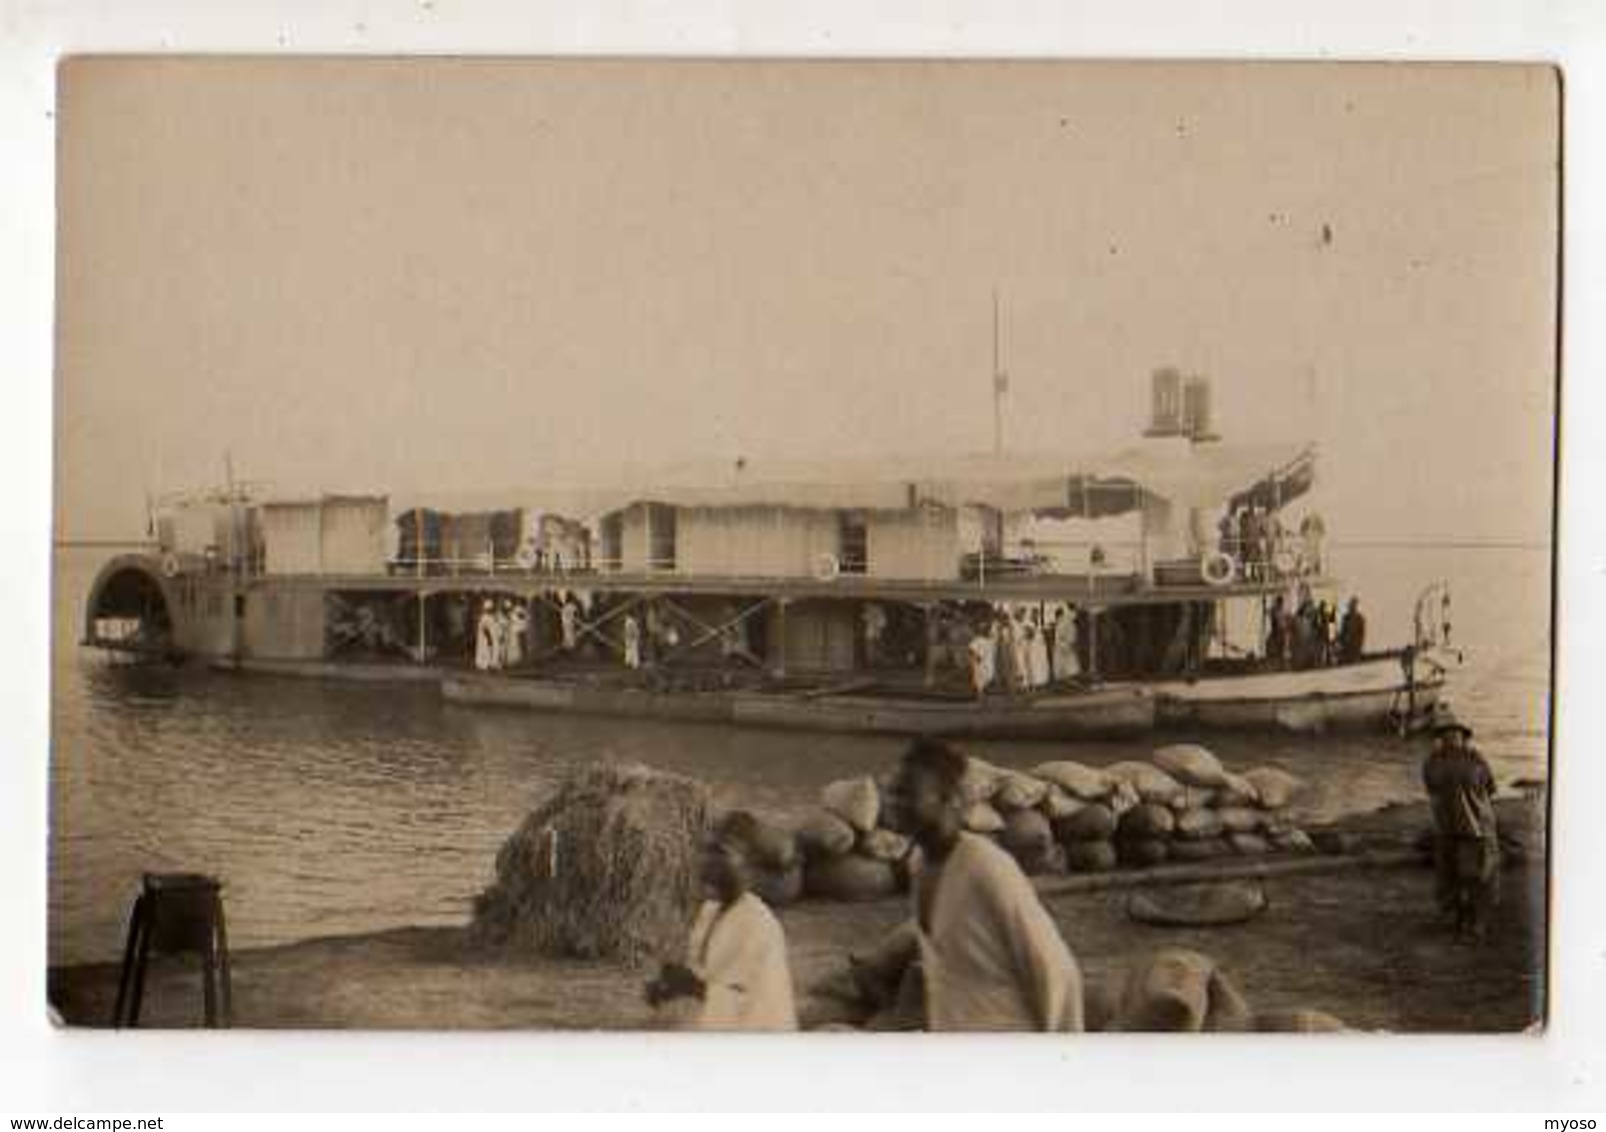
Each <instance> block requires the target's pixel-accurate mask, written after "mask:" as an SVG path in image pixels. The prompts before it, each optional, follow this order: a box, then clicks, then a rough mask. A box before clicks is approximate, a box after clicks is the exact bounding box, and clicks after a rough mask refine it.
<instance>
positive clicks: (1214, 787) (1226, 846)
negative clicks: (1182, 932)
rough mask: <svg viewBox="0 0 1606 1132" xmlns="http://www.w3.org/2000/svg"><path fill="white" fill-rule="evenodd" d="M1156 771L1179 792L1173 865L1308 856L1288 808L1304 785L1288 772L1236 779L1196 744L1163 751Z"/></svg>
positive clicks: (1173, 803)
mask: <svg viewBox="0 0 1606 1132" xmlns="http://www.w3.org/2000/svg"><path fill="white" fill-rule="evenodd" d="M1154 765H1155V766H1156V767H1157V768H1158V769H1160V770H1161V771H1163V772H1164V773H1165V774H1167V775H1168V776H1169V777H1171V778H1172V779H1173V780H1174V781H1175V782H1176V783H1177V784H1178V785H1179V786H1180V787H1181V789H1180V792H1178V793H1176V794H1175V795H1174V796H1173V797H1172V798H1171V800H1170V802H1169V803H1168V804H1169V805H1170V808H1171V810H1172V813H1173V830H1172V837H1171V841H1170V844H1169V847H1168V852H1169V855H1170V859H1171V860H1173V861H1209V860H1214V859H1215V858H1218V857H1226V856H1232V855H1237V856H1246V857H1253V856H1260V855H1263V854H1265V853H1269V852H1275V851H1296V852H1303V851H1308V850H1309V849H1310V848H1311V845H1310V839H1309V838H1308V837H1306V836H1305V834H1304V832H1303V831H1302V830H1300V829H1298V828H1297V827H1296V826H1295V825H1294V824H1293V821H1292V820H1291V817H1290V814H1289V806H1290V804H1291V803H1292V801H1293V798H1294V795H1295V794H1296V793H1297V792H1298V791H1299V790H1300V789H1301V787H1302V785H1303V784H1302V783H1301V782H1300V781H1299V779H1297V778H1295V777H1294V776H1293V775H1291V774H1288V773H1287V772H1286V771H1282V770H1278V769H1276V768H1274V767H1263V768H1260V769H1258V770H1252V771H1250V772H1249V773H1247V774H1235V773H1233V772H1232V771H1231V770H1229V769H1227V768H1226V767H1225V766H1223V765H1222V764H1221V762H1220V760H1218V759H1217V758H1216V757H1215V756H1214V755H1213V754H1211V753H1210V752H1209V751H1207V750H1205V748H1203V747H1200V746H1198V745H1196V744H1192V743H1178V744H1174V745H1172V746H1169V747H1161V748H1160V749H1159V750H1157V751H1156V752H1155V753H1154Z"/></svg>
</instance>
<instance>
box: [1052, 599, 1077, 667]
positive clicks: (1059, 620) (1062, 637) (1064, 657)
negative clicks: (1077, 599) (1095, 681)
mask: <svg viewBox="0 0 1606 1132" xmlns="http://www.w3.org/2000/svg"><path fill="white" fill-rule="evenodd" d="M1081 671H1082V666H1081V664H1080V663H1079V662H1078V661H1077V659H1076V616H1075V614H1074V613H1073V612H1072V611H1071V607H1070V606H1062V607H1060V611H1059V613H1058V614H1056V616H1055V621H1054V679H1055V680H1071V679H1074V678H1075V677H1077V676H1078V675H1080V674H1081Z"/></svg>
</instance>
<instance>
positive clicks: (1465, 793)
mask: <svg viewBox="0 0 1606 1132" xmlns="http://www.w3.org/2000/svg"><path fill="white" fill-rule="evenodd" d="M1422 782H1423V785H1424V786H1426V787H1427V792H1428V799H1429V801H1430V802H1431V803H1432V807H1433V831H1434V844H1433V861H1434V866H1435V868H1436V870H1437V885H1436V895H1437V897H1438V901H1439V907H1440V908H1441V909H1442V910H1443V911H1444V912H1445V913H1446V914H1448V915H1449V916H1451V917H1453V918H1454V922H1455V934H1456V938H1458V939H1463V938H1467V937H1471V938H1473V939H1478V940H1481V939H1482V938H1483V936H1484V933H1485V932H1486V931H1487V930H1488V926H1489V925H1488V916H1489V911H1490V909H1491V908H1493V907H1494V905H1495V904H1496V903H1497V902H1498V900H1499V897H1500V834H1499V830H1498V828H1497V826H1496V823H1495V813H1494V792H1495V782H1494V773H1493V772H1492V771H1491V770H1490V769H1489V764H1488V763H1487V762H1485V761H1484V758H1483V755H1482V754H1480V753H1479V752H1478V749H1477V748H1476V747H1474V746H1473V745H1472V728H1470V727H1468V726H1467V725H1466V724H1464V723H1462V722H1461V721H1460V720H1459V719H1457V718H1456V715H1455V713H1454V712H1453V711H1451V710H1450V708H1449V706H1448V705H1446V704H1439V705H1438V706H1437V707H1436V708H1435V710H1434V713H1433V750H1432V752H1430V753H1429V755H1428V757H1427V761H1426V762H1424V763H1423V764H1422Z"/></svg>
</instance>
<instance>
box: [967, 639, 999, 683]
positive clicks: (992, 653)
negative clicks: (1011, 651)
mask: <svg viewBox="0 0 1606 1132" xmlns="http://www.w3.org/2000/svg"><path fill="white" fill-rule="evenodd" d="M966 651H967V652H968V653H969V654H970V686H971V688H972V689H973V690H974V691H975V693H976V698H977V699H978V700H979V699H981V698H982V697H983V696H985V695H986V694H987V689H988V688H990V687H992V683H993V678H994V676H995V675H996V672H995V665H994V660H995V659H996V657H997V655H998V641H997V640H996V639H995V638H994V637H992V636H991V635H989V634H987V633H982V632H976V633H973V634H972V635H971V638H970V644H969V645H968V646H967V650H966Z"/></svg>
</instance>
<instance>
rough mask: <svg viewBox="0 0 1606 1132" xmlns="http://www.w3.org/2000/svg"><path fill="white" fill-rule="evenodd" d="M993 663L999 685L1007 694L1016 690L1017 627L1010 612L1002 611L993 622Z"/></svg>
mask: <svg viewBox="0 0 1606 1132" xmlns="http://www.w3.org/2000/svg"><path fill="white" fill-rule="evenodd" d="M993 645H994V648H993V665H994V667H995V668H996V670H997V674H998V676H997V678H998V687H999V688H1000V690H1002V691H1003V692H1004V693H1005V694H1006V695H1008V694H1011V693H1013V692H1014V691H1015V683H1016V678H1015V629H1014V625H1013V624H1012V623H1011V621H1010V619H1009V614H1007V613H1003V612H1000V613H998V614H997V615H996V619H995V620H994V622H993Z"/></svg>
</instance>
